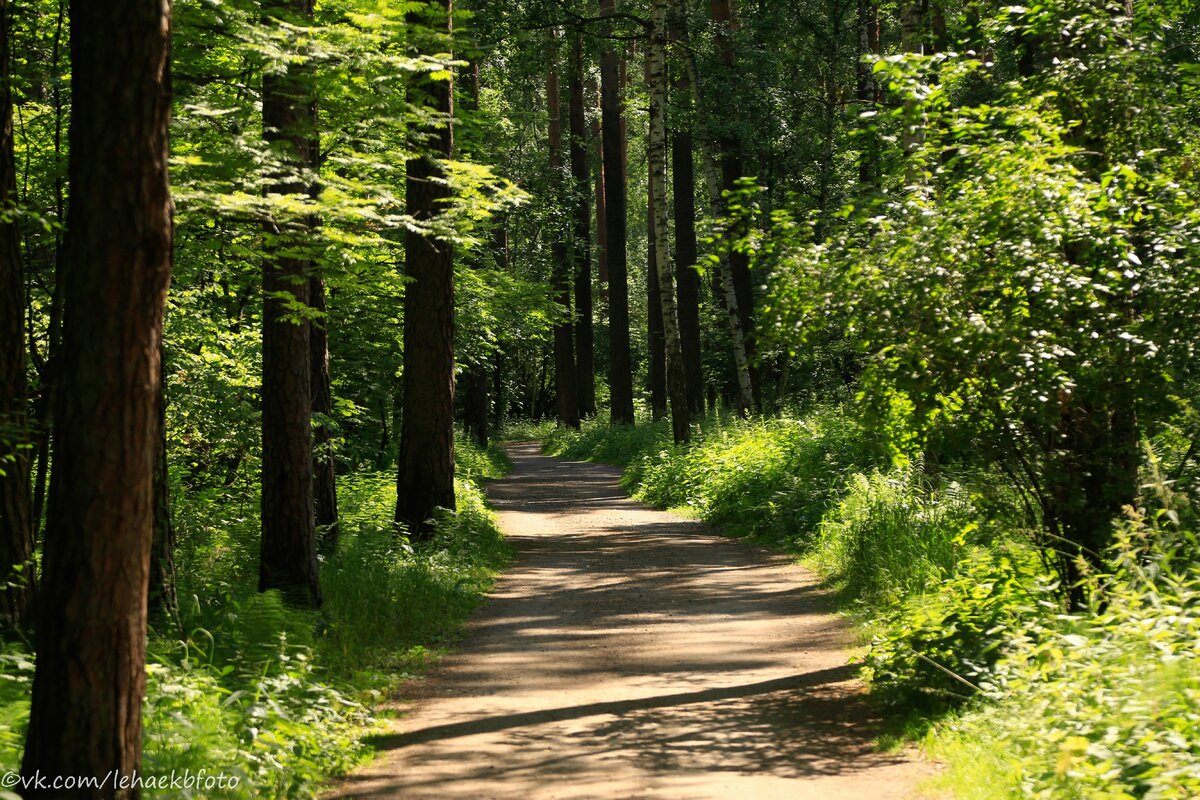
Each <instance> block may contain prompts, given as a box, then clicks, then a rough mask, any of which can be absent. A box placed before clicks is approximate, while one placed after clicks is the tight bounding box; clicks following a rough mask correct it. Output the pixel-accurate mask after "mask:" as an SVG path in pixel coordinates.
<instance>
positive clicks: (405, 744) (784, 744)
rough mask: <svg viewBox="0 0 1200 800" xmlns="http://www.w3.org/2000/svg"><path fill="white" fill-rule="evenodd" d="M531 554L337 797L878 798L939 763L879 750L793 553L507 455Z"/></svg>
mask: <svg viewBox="0 0 1200 800" xmlns="http://www.w3.org/2000/svg"><path fill="white" fill-rule="evenodd" d="M510 456H511V457H512V459H513V465H514V469H513V472H512V474H511V475H509V476H508V477H507V478H505V479H504V480H501V481H497V482H495V483H493V484H492V485H491V486H490V487H489V490H488V494H489V496H490V497H491V500H492V502H493V504H494V505H495V507H496V509H497V510H498V512H499V515H500V522H501V526H502V528H503V529H504V531H505V533H506V534H507V535H508V536H509V537H510V538H511V540H512V542H513V544H514V545H515V546H516V548H517V551H518V557H517V561H516V563H515V565H514V566H513V568H512V569H511V570H510V571H509V572H508V573H506V574H505V576H504V577H503V578H502V580H501V581H500V583H499V585H498V586H497V588H496V591H495V592H494V593H493V594H492V595H491V597H490V598H489V600H488V601H487V603H486V604H485V605H484V606H483V607H482V608H481V609H480V611H479V612H478V613H477V614H476V616H475V617H474V619H473V620H472V622H471V623H470V625H469V626H468V629H467V635H466V638H465V640H464V641H463V642H462V643H461V644H460V645H459V646H458V647H456V648H455V650H454V652H453V653H452V654H451V655H449V656H448V657H447V658H446V659H445V661H444V662H443V663H442V665H441V666H440V667H439V668H438V669H436V670H435V671H434V673H433V674H432V675H431V676H430V677H429V678H426V679H424V680H422V681H417V682H414V683H413V684H412V685H410V686H409V688H408V689H406V694H405V696H404V697H403V698H401V701H400V704H401V706H402V707H405V708H406V709H407V710H406V713H405V714H404V715H403V716H401V717H400V718H399V719H397V720H395V721H394V722H393V723H392V728H393V732H391V733H390V734H389V735H387V736H384V737H382V738H381V739H380V740H379V746H380V749H381V751H382V752H381V755H380V757H379V758H378V759H377V760H376V761H375V762H374V763H373V764H371V765H370V766H369V767H368V768H366V769H364V770H362V771H360V772H357V773H355V774H354V775H352V776H350V778H348V779H347V780H345V781H344V782H343V783H341V784H340V785H339V786H338V787H336V788H335V789H334V791H333V792H332V793H331V794H330V795H329V797H331V798H335V797H336V798H351V797H355V798H384V797H388V798H392V797H403V798H473V799H474V800H479V799H482V798H530V799H534V800H542V799H543V798H547V799H548V798H557V799H559V800H576V799H578V798H648V797H661V798H671V800H692V799H693V798H695V799H697V800H698V799H699V798H734V800H759V798H763V799H767V798H789V800H807V799H808V798H813V799H814V800H815V798H821V799H822V800H826V799H833V798H863V799H864V800H868V799H869V800H890V799H892V798H896V799H899V798H907V797H911V796H913V794H914V787H915V785H916V783H917V782H918V781H919V780H920V779H921V778H922V777H923V776H925V775H926V774H928V771H929V768H928V767H927V766H926V765H923V764H921V763H919V762H917V761H915V760H913V759H911V758H910V757H908V756H905V755H895V754H882V753H878V752H875V750H874V749H873V747H872V737H873V736H874V735H875V732H876V724H877V720H875V719H874V718H873V717H872V714H871V712H870V710H869V709H868V707H867V705H866V703H865V702H864V697H863V690H862V687H861V685H860V684H858V683H857V682H856V681H855V679H854V674H855V670H854V669H853V668H852V667H849V666H847V664H846V660H847V655H846V650H845V648H846V645H847V641H848V638H847V631H846V627H845V624H844V623H843V622H842V621H841V620H839V619H838V618H837V617H835V616H834V615H832V614H831V609H830V602H829V598H828V597H827V596H826V595H825V594H823V593H822V592H821V591H820V590H819V589H818V587H817V582H816V580H815V579H814V578H813V576H812V575H811V574H809V573H808V572H806V571H805V570H803V569H801V568H799V567H797V566H795V565H793V564H791V563H789V560H788V559H787V558H785V557H782V556H778V555H773V554H770V553H767V552H765V551H763V550H760V549H758V548H754V547H750V546H748V545H745V544H743V543H741V542H737V541H731V540H728V539H724V538H722V537H720V536H717V535H716V534H714V533H713V531H712V529H711V528H709V527H708V526H707V525H705V524H703V523H700V522H695V521H691V520H685V519H682V518H680V517H678V516H676V515H672V514H669V513H666V512H662V511H656V510H653V509H649V508H647V507H645V506H643V505H641V504H639V503H636V502H634V501H632V500H630V499H628V498H627V497H626V496H625V495H624V494H623V493H622V492H621V489H620V486H619V484H618V478H619V476H620V472H619V470H616V469H613V468H611V467H605V466H600V465H596V464H587V463H578V462H570V461H564V460H561V459H552V458H548V457H545V456H542V455H540V454H539V452H538V447H537V445H534V444H521V445H515V446H513V447H512V448H511V449H510Z"/></svg>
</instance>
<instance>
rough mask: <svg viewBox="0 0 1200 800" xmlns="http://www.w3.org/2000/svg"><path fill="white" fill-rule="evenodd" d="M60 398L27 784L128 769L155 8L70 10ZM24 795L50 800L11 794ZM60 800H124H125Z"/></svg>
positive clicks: (157, 230)
mask: <svg viewBox="0 0 1200 800" xmlns="http://www.w3.org/2000/svg"><path fill="white" fill-rule="evenodd" d="M71 30H72V35H71V65H72V78H71V89H72V96H73V102H72V107H71V127H70V154H71V155H70V167H69V174H68V179H69V181H70V191H71V210H70V216H69V217H68V220H67V233H66V240H65V254H64V255H65V259H66V264H67V268H66V269H64V270H63V274H64V276H65V278H66V281H67V282H66V285H65V287H64V302H65V307H66V309H67V312H68V313H67V314H66V316H65V318H64V325H63V346H62V363H61V367H60V371H59V379H60V391H59V392H58V393H57V395H56V409H55V414H54V419H55V423H56V428H55V437H54V475H53V477H52V478H51V488H50V503H49V520H48V523H47V527H46V537H45V548H44V553H43V562H42V563H43V584H42V587H43V590H44V597H45V598H46V599H47V602H44V603H42V605H41V607H40V609H39V619H38V654H37V656H38V657H37V669H36V673H35V677H34V681H33V696H32V706H31V708H30V715H29V727H28V732H27V734H26V746H25V755H24V759H23V761H22V766H21V771H22V774H23V775H24V776H26V777H29V778H31V777H33V776H35V775H37V774H40V775H43V776H45V775H64V776H65V775H79V776H84V775H86V776H89V777H95V778H97V779H101V780H102V779H103V778H104V776H106V775H107V774H108V773H109V772H110V771H111V770H114V769H119V770H120V771H121V773H122V775H126V776H129V775H132V774H133V773H134V772H136V771H137V770H138V768H139V766H140V761H141V739H142V700H143V696H144V694H145V680H146V677H145V675H146V673H145V663H146V593H147V586H148V582H149V574H148V573H149V565H150V543H151V538H152V536H153V526H154V491H153V490H154V486H153V484H154V460H155V450H156V445H157V444H158V439H159V435H158V419H157V409H156V404H157V402H158V392H159V353H160V350H159V344H160V341H161V338H162V320H163V304H164V300H165V298H166V291H167V284H168V283H169V280H170V264H171V196H170V188H169V182H168V150H169V148H168V126H169V122H170V116H171V90H170V55H169V53H170V34H171V6H170V2H169V0H152V1H151V2H147V0H103V1H102V0H74V1H73V2H72V3H71ZM25 796H26V797H38V796H61V792H57V793H56V792H53V791H38V790H33V791H26V792H25ZM77 796H84V797H97V798H111V797H120V798H133V797H137V796H138V790H137V789H121V788H119V787H118V786H116V785H115V784H114V782H111V781H110V782H108V783H107V784H106V785H105V787H104V788H100V789H95V790H85V791H81V792H78V793H77Z"/></svg>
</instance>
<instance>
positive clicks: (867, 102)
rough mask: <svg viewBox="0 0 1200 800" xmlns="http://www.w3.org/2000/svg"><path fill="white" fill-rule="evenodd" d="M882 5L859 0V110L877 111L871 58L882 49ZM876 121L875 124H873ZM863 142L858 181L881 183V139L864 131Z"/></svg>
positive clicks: (876, 92)
mask: <svg viewBox="0 0 1200 800" xmlns="http://www.w3.org/2000/svg"><path fill="white" fill-rule="evenodd" d="M879 30H880V20H879V6H878V4H877V3H876V2H875V0H858V64H857V67H856V72H855V75H856V78H857V83H858V86H857V88H858V102H859V106H860V113H862V112H865V111H874V110H875V107H876V106H877V105H878V103H879V87H878V85H877V84H876V83H875V76H874V73H873V72H872V71H871V70H872V66H873V65H872V64H871V63H870V62H869V60H868V59H869V58H870V57H872V56H878V55H879V54H880V49H879ZM872 124H873V123H872ZM862 141H863V144H862V148H861V150H860V153H859V157H858V159H859V160H858V180H859V183H861V184H862V185H863V186H869V187H874V188H876V189H878V188H879V186H880V181H881V176H880V172H879V141H878V137H877V136H876V134H875V132H874V131H873V130H872V131H867V132H864V133H863V140H862Z"/></svg>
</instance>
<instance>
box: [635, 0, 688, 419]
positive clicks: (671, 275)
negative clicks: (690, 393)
mask: <svg viewBox="0 0 1200 800" xmlns="http://www.w3.org/2000/svg"><path fill="white" fill-rule="evenodd" d="M669 5H670V0H653V1H652V3H651V6H650V46H649V48H648V49H647V66H648V67H649V70H648V71H649V73H650V74H649V78H650V80H649V88H650V146H649V148H648V152H647V155H646V159H647V161H648V162H649V164H650V211H651V213H650V215H649V216H650V218H651V219H652V220H653V223H654V230H653V233H652V236H651V239H650V243H651V246H652V247H653V249H654V256H655V262H656V265H657V267H658V276H657V277H658V285H659V299H660V302H661V304H662V305H661V310H662V326H663V339H664V343H665V345H666V357H667V395H668V397H669V398H670V403H671V431H672V433H673V435H674V438H675V442H676V443H679V442H685V441H687V440H688V439H689V438H690V436H691V420H690V419H689V417H688V402H687V382H686V380H685V378H684V372H683V350H682V348H681V346H680V342H679V314H678V311H677V310H676V307H675V267H674V265H673V264H672V263H671V249H670V243H669V241H668V239H669V238H670V219H669V217H668V215H667V9H668V7H669Z"/></svg>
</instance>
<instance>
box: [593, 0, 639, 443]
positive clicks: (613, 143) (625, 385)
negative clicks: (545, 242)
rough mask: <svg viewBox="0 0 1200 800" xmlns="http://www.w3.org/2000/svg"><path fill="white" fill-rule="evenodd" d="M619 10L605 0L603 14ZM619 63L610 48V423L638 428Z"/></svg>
mask: <svg viewBox="0 0 1200 800" xmlns="http://www.w3.org/2000/svg"><path fill="white" fill-rule="evenodd" d="M615 10H616V6H615V2H614V0H600V15H601V16H607V15H610V14H613V13H614V12H615ZM620 81H621V75H620V63H619V60H618V58H617V51H616V50H615V49H614V48H613V46H612V44H611V43H606V45H605V50H604V53H603V55H601V57H600V111H601V123H600V124H601V128H602V133H603V138H604V200H605V209H604V210H605V222H606V224H605V248H604V249H605V256H606V259H607V262H608V350H609V355H608V359H609V390H610V394H611V398H612V399H611V404H612V407H611V418H612V421H613V422H615V423H618V424H625V425H632V424H633V373H632V366H631V364H630V353H629V275H628V271H627V262H626V252H625V246H626V227H625V226H626V220H625V164H624V153H623V150H624V147H622V139H623V137H622V133H621V123H622V117H623V114H622V111H621V90H620Z"/></svg>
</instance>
